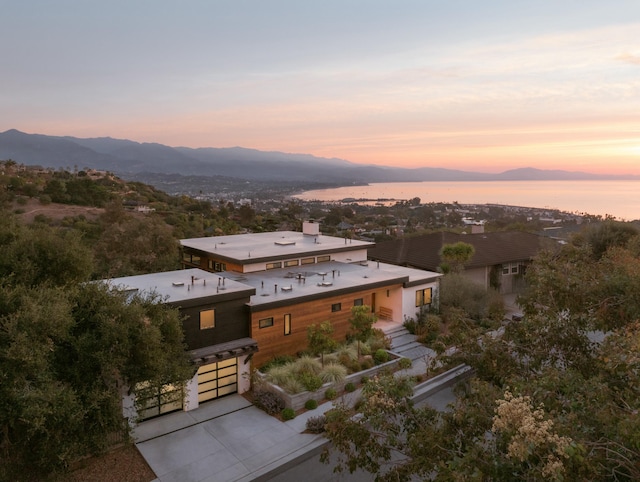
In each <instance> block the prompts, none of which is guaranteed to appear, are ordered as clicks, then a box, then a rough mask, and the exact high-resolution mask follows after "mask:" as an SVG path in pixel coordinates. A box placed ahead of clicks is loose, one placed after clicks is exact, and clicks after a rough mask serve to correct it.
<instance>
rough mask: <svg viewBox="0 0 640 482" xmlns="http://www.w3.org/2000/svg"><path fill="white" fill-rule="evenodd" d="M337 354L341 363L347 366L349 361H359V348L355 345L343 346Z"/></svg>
mask: <svg viewBox="0 0 640 482" xmlns="http://www.w3.org/2000/svg"><path fill="white" fill-rule="evenodd" d="M336 354H337V355H338V359H339V360H340V363H343V364H345V365H346V364H347V363H348V361H349V360H357V359H358V347H357V346H356V345H353V344H351V345H343V346H341V347H340V348H338V351H337V353H336ZM343 360H344V361H343ZM345 362H347V363H345Z"/></svg>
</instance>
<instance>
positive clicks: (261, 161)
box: [0, 129, 640, 185]
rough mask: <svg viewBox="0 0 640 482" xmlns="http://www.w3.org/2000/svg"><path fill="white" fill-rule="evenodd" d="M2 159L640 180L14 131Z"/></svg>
mask: <svg viewBox="0 0 640 482" xmlns="http://www.w3.org/2000/svg"><path fill="white" fill-rule="evenodd" d="M0 159H13V160H14V161H16V162H19V163H22V164H27V165H40V166H43V167H53V168H67V167H69V168H71V167H73V166H77V167H78V168H80V169H82V168H92V169H100V170H107V171H111V172H114V173H116V174H118V175H120V176H122V177H126V176H127V175H133V174H140V173H145V172H149V173H163V174H174V173H177V174H181V175H199V176H226V177H233V178H239V179H247V180H261V181H290V182H309V181H314V182H319V183H331V184H337V185H347V184H352V183H354V184H355V183H358V184H362V183H371V182H411V181H516V180H583V179H593V180H595V179H640V177H638V176H635V177H631V176H601V175H595V174H588V173H584V172H568V171H559V170H553V171H549V170H539V169H532V168H525V169H514V170H510V171H506V172H503V173H500V174H486V173H478V172H468V171H459V170H453V169H444V168H433V167H421V168H416V169H406V168H398V167H391V166H375V165H363V164H355V163H352V162H349V161H346V160H344V159H335V158H331V159H328V158H322V157H315V156H312V155H308V154H287V153H282V152H264V151H258V150H255V149H245V148H242V147H233V148H212V147H210V148H199V149H192V148H188V147H170V146H165V145H162V144H157V143H140V142H135V141H131V140H126V139H112V138H110V137H99V138H90V139H79V138H76V137H69V136H65V137H57V136H47V135H42V134H26V133H24V132H20V131H18V130H15V129H11V130H8V131H6V132H3V133H0Z"/></svg>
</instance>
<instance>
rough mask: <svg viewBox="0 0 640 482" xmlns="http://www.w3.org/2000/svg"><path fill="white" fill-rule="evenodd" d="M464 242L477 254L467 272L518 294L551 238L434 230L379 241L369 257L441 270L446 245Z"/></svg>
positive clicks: (489, 283) (488, 284)
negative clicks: (432, 231) (530, 268)
mask: <svg viewBox="0 0 640 482" xmlns="http://www.w3.org/2000/svg"><path fill="white" fill-rule="evenodd" d="M458 242H464V243H468V244H470V245H472V246H473V247H474V249H475V254H474V255H473V257H472V258H471V260H470V261H469V262H468V263H467V264H465V266H464V268H465V271H464V274H465V275H466V276H467V277H469V278H471V279H472V280H474V281H476V282H477V283H479V284H481V285H482V286H484V287H485V288H489V287H494V288H496V289H499V290H500V292H501V293H503V294H508V293H517V292H519V291H520V290H521V289H522V288H523V287H524V280H523V275H524V273H525V271H526V269H527V266H528V265H529V263H530V262H531V260H532V259H533V258H534V257H535V256H536V254H537V253H538V252H539V251H540V250H541V249H543V248H544V247H549V246H551V245H552V244H553V243H550V240H549V239H548V238H544V237H542V236H538V235H537V234H531V233H525V232H520V231H515V232H495V233H477V234H457V233H448V232H440V233H432V234H426V235H422V236H415V237H407V238H402V239H398V240H394V241H387V242H383V243H378V244H377V245H376V246H374V247H371V248H370V249H369V254H368V256H369V259H371V260H377V261H382V262H386V263H391V264H396V265H399V266H407V267H411V268H418V269H424V270H429V271H438V270H439V269H440V265H441V264H442V259H441V258H440V250H441V249H442V247H443V246H444V245H445V244H454V243H458Z"/></svg>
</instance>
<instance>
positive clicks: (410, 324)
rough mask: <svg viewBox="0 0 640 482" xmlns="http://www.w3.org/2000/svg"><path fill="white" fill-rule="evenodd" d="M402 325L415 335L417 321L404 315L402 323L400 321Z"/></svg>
mask: <svg viewBox="0 0 640 482" xmlns="http://www.w3.org/2000/svg"><path fill="white" fill-rule="evenodd" d="M402 326H404V327H405V328H406V329H407V331H408V332H409V333H411V334H412V335H415V334H416V328H417V326H418V323H417V322H416V320H414V319H413V318H409V317H407V316H405V318H404V323H402Z"/></svg>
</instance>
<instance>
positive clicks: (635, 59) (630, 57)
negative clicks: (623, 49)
mask: <svg viewBox="0 0 640 482" xmlns="http://www.w3.org/2000/svg"><path fill="white" fill-rule="evenodd" d="M616 60H620V61H621V62H624V63H625V64H632V65H640V55H634V54H630V53H628V52H627V53H624V54H620V55H618V56H617V57H616Z"/></svg>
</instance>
